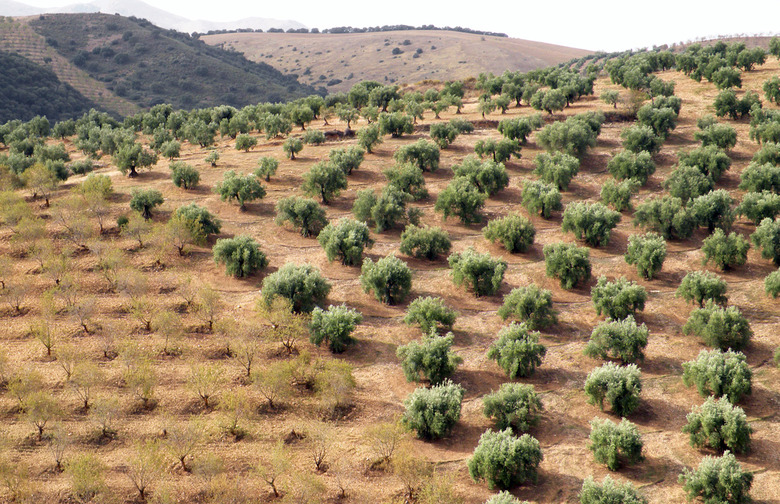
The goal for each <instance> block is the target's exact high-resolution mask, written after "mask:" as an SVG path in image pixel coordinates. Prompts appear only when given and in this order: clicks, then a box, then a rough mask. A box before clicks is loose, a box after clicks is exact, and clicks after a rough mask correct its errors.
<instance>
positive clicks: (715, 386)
mask: <svg viewBox="0 0 780 504" xmlns="http://www.w3.org/2000/svg"><path fill="white" fill-rule="evenodd" d="M752 378H753V372H752V371H751V370H750V366H748V363H747V361H746V359H745V355H744V354H743V353H742V352H735V351H732V350H731V349H729V350H727V351H725V352H723V351H721V350H719V349H717V348H716V349H715V350H702V351H701V352H699V355H698V356H697V357H696V360H692V361H688V362H684V363H683V383H684V384H685V386H686V387H690V386H691V385H695V386H696V389H697V390H698V391H699V394H700V395H701V396H702V397H707V396H710V395H713V396H716V397H721V396H723V397H727V398H728V400H729V401H730V402H731V404H737V403H738V402H739V400H740V399H742V396H744V395H747V394H750V391H751V389H752V385H751V381H752Z"/></svg>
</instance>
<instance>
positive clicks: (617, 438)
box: [589, 418, 644, 471]
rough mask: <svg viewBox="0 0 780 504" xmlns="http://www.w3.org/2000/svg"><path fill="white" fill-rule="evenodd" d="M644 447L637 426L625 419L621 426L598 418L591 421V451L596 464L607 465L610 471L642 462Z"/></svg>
mask: <svg viewBox="0 0 780 504" xmlns="http://www.w3.org/2000/svg"><path fill="white" fill-rule="evenodd" d="M642 446H643V443H642V436H641V435H640V434H639V431H638V430H637V428H636V425H634V424H633V423H631V422H629V421H628V420H626V419H625V418H624V419H622V420H621V421H620V423H619V424H614V423H613V422H612V421H611V420H606V419H605V420H600V419H598V418H594V419H593V420H591V421H590V446H589V448H590V451H592V452H593V458H595V459H596V462H598V463H600V464H604V465H606V466H607V468H608V469H609V470H610V471H617V470H618V469H620V467H621V466H624V465H633V464H636V463H637V462H641V461H642V460H643V459H644V457H643V456H642Z"/></svg>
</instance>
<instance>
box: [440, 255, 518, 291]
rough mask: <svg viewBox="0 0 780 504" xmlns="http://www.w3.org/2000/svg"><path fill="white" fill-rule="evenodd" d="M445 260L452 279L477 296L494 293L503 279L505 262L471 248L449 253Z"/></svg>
mask: <svg viewBox="0 0 780 504" xmlns="http://www.w3.org/2000/svg"><path fill="white" fill-rule="evenodd" d="M447 262H448V263H449V265H450V268H452V281H453V283H455V285H458V286H460V285H464V284H465V286H466V288H470V289H472V290H473V291H474V294H475V295H476V296H477V297H479V296H492V295H493V294H495V293H496V292H497V291H498V289H499V287H501V282H502V281H503V279H504V272H505V271H506V268H507V264H506V261H504V260H503V259H498V258H495V257H493V256H491V255H490V254H488V253H485V254H479V253H477V252H476V251H475V250H474V249H473V248H468V249H466V250H465V251H464V252H456V253H454V254H450V256H449V257H448V258H447Z"/></svg>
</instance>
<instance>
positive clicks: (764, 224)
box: [750, 219, 780, 266]
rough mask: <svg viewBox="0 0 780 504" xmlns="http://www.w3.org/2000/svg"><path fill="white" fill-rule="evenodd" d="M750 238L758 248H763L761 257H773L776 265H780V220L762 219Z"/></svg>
mask: <svg viewBox="0 0 780 504" xmlns="http://www.w3.org/2000/svg"><path fill="white" fill-rule="evenodd" d="M750 239H751V240H752V241H753V244H754V245H755V246H756V248H757V249H760V250H761V257H763V258H764V259H772V262H774V264H775V266H780V222H778V221H776V220H773V219H764V220H762V221H761V224H759V225H758V227H757V228H756V231H755V232H754V233H753V234H752V235H750Z"/></svg>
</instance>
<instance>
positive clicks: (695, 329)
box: [682, 301, 753, 350]
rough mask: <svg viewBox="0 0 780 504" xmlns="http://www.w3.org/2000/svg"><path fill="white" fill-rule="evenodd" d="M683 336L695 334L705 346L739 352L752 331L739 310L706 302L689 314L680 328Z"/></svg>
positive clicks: (734, 307)
mask: <svg viewBox="0 0 780 504" xmlns="http://www.w3.org/2000/svg"><path fill="white" fill-rule="evenodd" d="M682 330H683V333H685V334H695V335H696V336H699V337H700V338H702V339H703V340H704V343H705V344H706V345H709V346H711V347H716V348H720V349H721V350H726V349H729V348H733V349H735V350H739V349H741V348H743V347H744V346H745V345H747V343H748V341H749V340H750V337H751V336H752V335H753V331H752V330H751V329H750V324H749V323H748V321H747V319H746V318H745V316H744V315H742V312H741V311H739V308H737V307H736V306H729V307H728V308H723V307H720V306H718V305H716V304H715V303H713V302H712V301H707V303H706V304H705V305H704V307H703V308H696V309H695V310H693V311H692V312H691V315H690V317H688V321H687V322H686V323H685V325H684V326H683V328H682Z"/></svg>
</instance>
